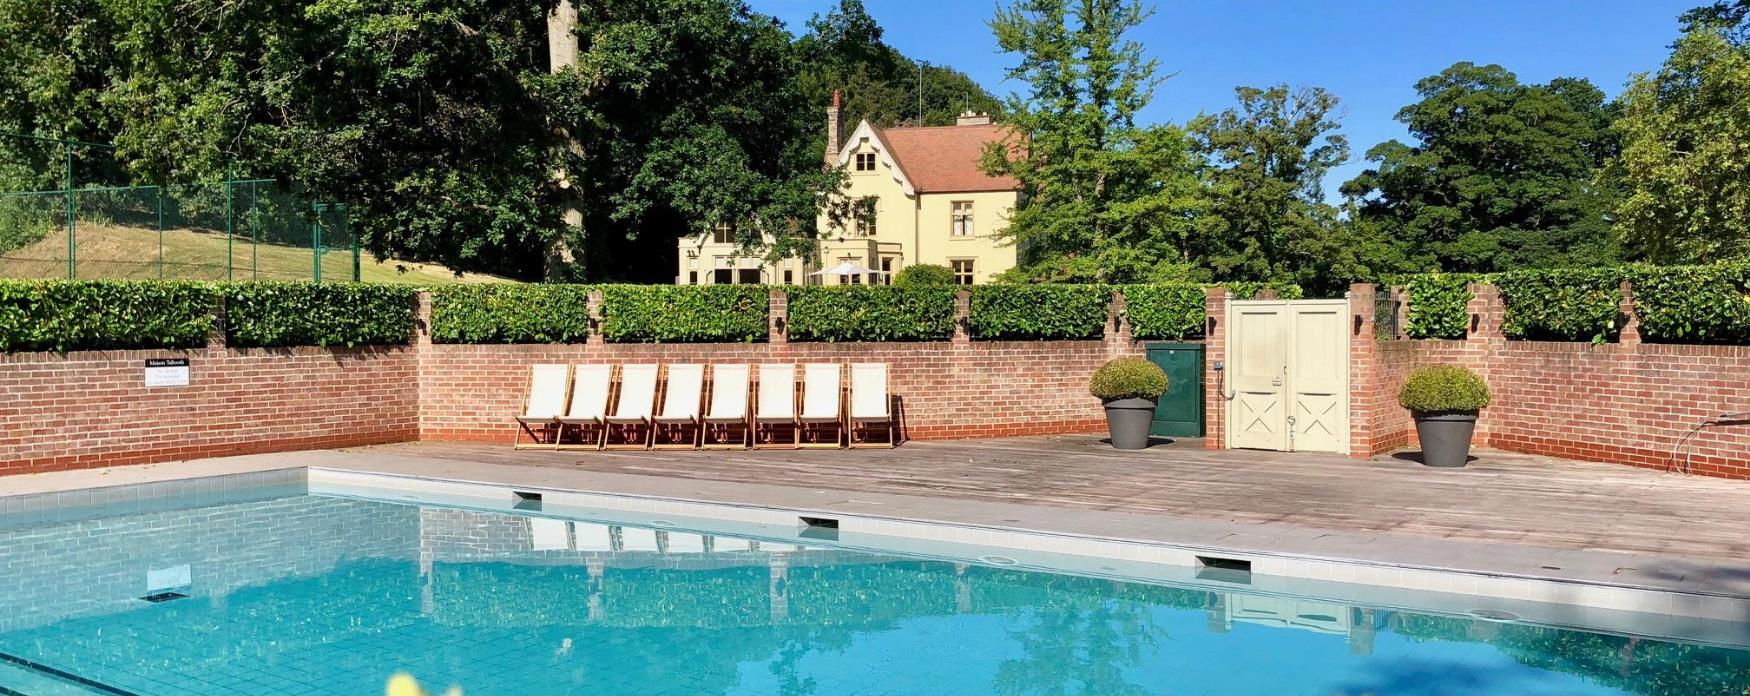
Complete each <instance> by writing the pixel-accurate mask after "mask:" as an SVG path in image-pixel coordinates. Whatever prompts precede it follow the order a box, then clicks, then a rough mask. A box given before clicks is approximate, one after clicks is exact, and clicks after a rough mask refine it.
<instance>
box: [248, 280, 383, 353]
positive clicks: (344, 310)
mask: <svg viewBox="0 0 1750 696" xmlns="http://www.w3.org/2000/svg"><path fill="white" fill-rule="evenodd" d="M219 288H220V292H221V293H223V294H224V297H225V342H226V344H227V345H230V346H234V347H240V348H255V347H279V346H363V345H405V344H407V343H408V341H409V340H411V339H412V337H413V311H414V293H415V292H417V289H416V288H414V287H413V286H410V285H397V284H368V283H303V282H277V281H263V282H250V283H232V284H224V285H220V286H219Z"/></svg>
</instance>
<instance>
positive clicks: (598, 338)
mask: <svg viewBox="0 0 1750 696" xmlns="http://www.w3.org/2000/svg"><path fill="white" fill-rule="evenodd" d="M585 343H587V344H589V345H592V346H599V345H602V344H604V343H607V339H604V338H602V291H600V290H591V291H589V339H588V340H587V341H585Z"/></svg>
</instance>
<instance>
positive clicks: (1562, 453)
mask: <svg viewBox="0 0 1750 696" xmlns="http://www.w3.org/2000/svg"><path fill="white" fill-rule="evenodd" d="M1473 289H1474V290H1475V297H1474V298H1473V299H1472V300H1471V303H1470V305H1469V307H1468V311H1469V314H1470V315H1471V316H1472V317H1473V319H1472V321H1471V326H1472V327H1473V328H1472V329H1471V330H1470V332H1469V335H1468V336H1467V338H1465V339H1452V340H1378V341H1375V342H1374V353H1375V355H1376V356H1377V360H1376V366H1375V368H1374V369H1373V373H1372V374H1373V381H1372V383H1371V385H1370V386H1369V391H1370V392H1371V398H1372V399H1373V400H1374V401H1375V402H1377V403H1380V404H1382V405H1381V406H1380V408H1378V409H1376V415H1375V416H1374V418H1373V419H1372V420H1371V422H1370V423H1369V425H1368V427H1367V428H1366V429H1365V431H1364V432H1361V433H1358V439H1363V438H1364V439H1366V440H1368V441H1369V443H1370V445H1371V446H1370V447H1368V448H1358V449H1357V451H1356V454H1358V455H1364V456H1370V455H1372V454H1377V453H1379V452H1386V451H1390V450H1392V449H1394V448H1397V447H1401V446H1406V445H1414V444H1415V442H1416V436H1415V425H1414V423H1412V422H1411V421H1410V418H1409V414H1408V413H1406V412H1404V411H1403V410H1402V409H1400V408H1397V405H1396V399H1395V395H1396V393H1397V390H1398V389H1399V388H1400V387H1401V386H1402V385H1403V380H1404V377H1405V375H1406V374H1407V373H1408V372H1409V370H1410V369H1411V368H1413V367H1415V366H1418V365H1430V364H1442V363H1444V364H1457V365H1463V366H1465V367H1468V368H1470V369H1472V370H1474V371H1476V372H1478V373H1479V374H1481V375H1483V377H1484V378H1485V379H1486V380H1487V381H1488V383H1489V386H1490V389H1491V390H1492V391H1493V393H1494V403H1493V405H1491V406H1490V407H1489V408H1487V409H1485V410H1484V411H1483V413H1482V417H1481V419H1480V421H1479V422H1478V429H1477V434H1476V436H1475V438H1474V439H1473V444H1476V445H1478V446H1488V447H1495V448H1498V449H1504V450H1509V451H1514V452H1526V453H1531V454H1542V455H1549V456H1556V457H1566V458H1572V459H1585V460H1591V461H1601V462H1613V463H1620V464H1629V465H1633V466H1639V467H1646V468H1654V469H1661V470H1686V471H1690V472H1692V473H1696V474H1702V475H1708V476H1719V477H1724V478H1736V479H1750V422H1743V421H1737V422H1732V421H1728V422H1724V423H1716V424H1711V425H1709V426H1707V427H1703V428H1701V429H1700V430H1698V431H1696V432H1695V433H1694V435H1692V436H1691V437H1690V438H1689V439H1688V441H1687V442H1685V443H1684V444H1683V446H1682V447H1681V449H1680V450H1679V451H1678V453H1677V454H1676V455H1675V456H1673V451H1672V450H1673V447H1674V446H1676V445H1677V444H1678V441H1679V440H1680V439H1682V438H1683V437H1684V436H1685V434H1686V433H1689V431H1690V430H1691V429H1692V428H1695V427H1696V426H1697V425H1699V424H1701V423H1702V422H1703V421H1706V420H1708V419H1710V418H1714V417H1717V416H1719V415H1721V414H1724V413H1733V412H1745V411H1750V346H1736V345H1683V344H1653V343H1643V342H1641V340H1640V336H1639V331H1638V321H1637V320H1636V318H1635V317H1634V316H1633V314H1632V308H1626V307H1625V309H1626V310H1627V311H1628V312H1629V314H1628V316H1627V318H1626V320H1625V321H1624V322H1623V329H1622V331H1621V334H1622V335H1621V338H1620V339H1619V342H1617V343H1588V342H1558V341H1520V340H1507V339H1506V338H1505V336H1504V335H1503V333H1502V331H1501V325H1502V315H1503V312H1502V305H1501V300H1500V295H1499V293H1498V292H1496V291H1495V289H1494V288H1493V287H1492V286H1486V285H1479V286H1473ZM1357 384H1358V389H1359V381H1358V383H1357ZM1359 422H1360V421H1359V419H1357V423H1358V424H1359ZM1358 427H1359V425H1358Z"/></svg>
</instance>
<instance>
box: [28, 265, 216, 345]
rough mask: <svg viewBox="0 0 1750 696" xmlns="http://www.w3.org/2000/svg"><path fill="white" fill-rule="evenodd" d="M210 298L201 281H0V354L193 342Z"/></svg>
mask: <svg viewBox="0 0 1750 696" xmlns="http://www.w3.org/2000/svg"><path fill="white" fill-rule="evenodd" d="M215 298H216V295H215V294H214V290H213V287H212V286H211V285H208V284H206V283H193V282H161V281H124V280H75V281H64V280H57V281H41V280H0V352H18V351H36V350H52V351H61V352H65V351H70V350H106V349H129V348H194V347H198V346H201V345H204V344H205V343H206V340H207V334H208V332H210V331H212V329H213V305H214V302H215Z"/></svg>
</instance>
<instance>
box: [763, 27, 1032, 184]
mask: <svg viewBox="0 0 1750 696" xmlns="http://www.w3.org/2000/svg"><path fill="white" fill-rule="evenodd" d="M883 36H884V32H883V30H882V29H881V26H880V24H878V23H877V22H876V21H875V18H874V17H871V16H869V12H868V10H867V9H866V8H865V7H864V6H863V1H862V0H839V2H838V5H837V6H835V7H834V8H833V9H832V10H831V11H829V12H827V13H825V14H817V15H815V16H814V17H813V18H812V19H810V20H809V22H808V31H807V32H806V33H804V34H803V35H802V36H801V37H800V38H798V39H797V41H796V48H797V51H798V53H799V54H800V62H801V67H800V71H799V72H798V74H797V82H798V88H799V90H800V92H801V97H802V100H803V103H804V104H806V105H807V106H806V108H807V109H809V110H810V111H809V113H811V114H819V113H821V110H822V109H824V108H825V107H826V105H827V103H828V102H829V100H830V99H831V97H832V93H833V92H835V91H836V92H840V93H841V95H842V97H843V106H842V109H843V111H842V116H843V117H844V118H845V119H846V121H847V122H848V123H851V124H855V123H856V122H857V121H859V120H862V119H868V120H869V122H870V123H873V124H875V125H877V126H880V127H883V128H885V127H890V126H897V125H926V126H945V125H953V123H954V119H955V117H956V116H958V115H959V114H960V113H961V112H963V111H978V112H984V113H995V112H997V111H998V110H999V109H1001V107H1002V102H1001V101H999V100H998V99H997V98H996V97H994V96H991V94H990V93H989V92H987V91H985V89H984V88H983V87H980V86H979V85H978V83H976V82H973V81H972V78H970V77H967V76H966V75H965V73H962V72H960V71H957V70H954V69H952V68H948V67H945V66H939V65H928V64H924V63H921V62H919V61H916V60H913V59H911V58H908V57H906V56H905V55H904V54H902V53H900V52H899V50H898V49H895V48H893V47H892V46H889V45H887V43H886V42H885V41H884V40H883ZM920 99H921V104H920ZM920 107H921V111H920ZM824 138H825V131H824V130H822V131H820V135H819V137H818V138H817V139H816V140H817V141H821V142H817V143H816V144H820V145H823V144H824V142H823V141H824ZM817 151H818V148H817Z"/></svg>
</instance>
